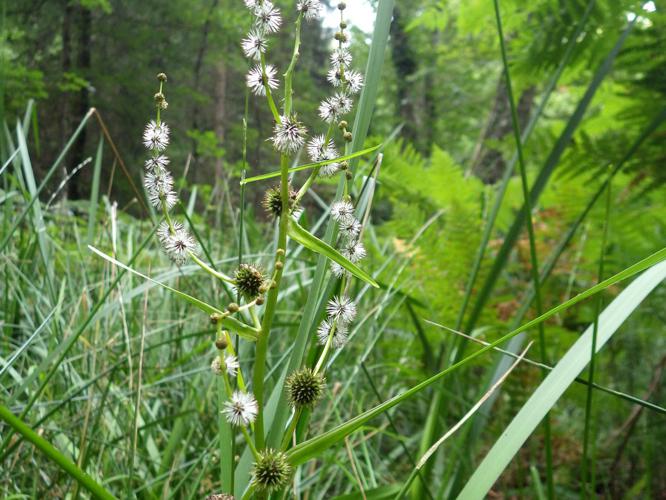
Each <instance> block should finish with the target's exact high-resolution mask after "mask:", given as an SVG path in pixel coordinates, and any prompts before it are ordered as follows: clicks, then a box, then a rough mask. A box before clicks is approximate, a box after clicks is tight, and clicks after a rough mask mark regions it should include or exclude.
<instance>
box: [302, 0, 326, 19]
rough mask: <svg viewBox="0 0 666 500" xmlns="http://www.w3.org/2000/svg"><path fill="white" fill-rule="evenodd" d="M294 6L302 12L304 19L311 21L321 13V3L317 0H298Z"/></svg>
mask: <svg viewBox="0 0 666 500" xmlns="http://www.w3.org/2000/svg"><path fill="white" fill-rule="evenodd" d="M296 8H297V9H298V10H299V11H300V12H302V13H303V17H304V18H305V20H306V21H312V20H313V19H317V18H318V17H319V16H320V15H321V9H322V5H321V2H320V1H319V0H300V1H299V2H298V3H296Z"/></svg>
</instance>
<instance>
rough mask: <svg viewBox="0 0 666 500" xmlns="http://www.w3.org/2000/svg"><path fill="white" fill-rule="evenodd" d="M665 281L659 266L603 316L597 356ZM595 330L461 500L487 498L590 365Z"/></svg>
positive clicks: (528, 407)
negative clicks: (544, 418)
mask: <svg viewBox="0 0 666 500" xmlns="http://www.w3.org/2000/svg"><path fill="white" fill-rule="evenodd" d="M664 279H666V262H662V263H660V264H657V265H655V266H654V267H652V268H651V269H649V270H648V271H646V272H645V273H644V274H643V275H642V276H640V277H639V278H638V279H636V280H635V281H634V282H633V283H631V285H629V286H628V287H627V288H626V289H625V290H624V291H622V293H620V295H618V296H617V298H615V300H613V302H611V304H610V305H609V306H608V307H607V308H606V309H604V311H603V312H602V313H601V315H600V316H599V320H598V332H597V345H596V352H599V351H600V350H601V348H602V347H603V346H604V345H605V344H606V342H608V341H609V340H610V338H611V337H612V336H613V334H614V333H615V332H616V331H617V329H618V328H619V327H620V326H621V325H622V323H624V321H625V320H626V319H627V318H628V317H629V315H630V314H631V313H632V312H633V311H634V310H635V309H636V308H637V307H638V306H639V305H640V304H641V302H643V300H644V299H645V298H646V297H647V296H648V295H649V294H650V293H651V292H652V290H654V289H655V288H656V287H657V286H658V285H659V284H660V283H661V282H662V281H663V280H664ZM593 329H594V326H593V325H591V326H590V327H588V328H587V330H585V333H584V334H583V335H582V336H581V337H580V338H579V339H578V340H577V341H576V343H575V344H574V345H573V346H572V347H571V348H570V349H569V350H568V351H567V353H566V354H565V355H564V357H563V358H562V359H561V360H560V362H559V363H557V365H556V366H555V368H554V369H553V371H552V372H550V374H549V375H548V377H546V379H545V380H544V381H543V382H542V383H541V384H540V385H539V387H538V388H537V390H536V391H534V393H533V394H532V396H531V397H530V399H529V400H528V401H527V403H525V404H524V405H523V407H522V408H521V409H520V411H519V412H518V414H517V415H516V416H515V417H514V419H513V420H512V421H511V423H510V424H509V426H508V427H507V428H506V429H505V430H504V432H502V435H501V436H500V438H499V439H498V440H497V442H496V443H495V445H494V446H493V447H492V449H491V450H490V451H489V452H488V454H487V455H486V457H485V458H484V459H483V461H482V462H481V465H479V467H477V469H476V470H475V471H474V474H473V475H472V477H471V478H470V479H469V481H468V482H467V484H466V485H465V487H464V488H463V490H462V491H461V492H460V495H459V496H458V498H464V499H474V498H484V497H485V496H486V494H487V493H488V491H489V490H490V488H491V487H492V485H493V484H494V483H495V481H496V480H497V478H499V476H500V474H501V473H502V471H503V470H504V469H505V467H506V466H507V465H508V464H509V462H510V461H511V459H512V458H513V457H514V456H515V454H516V453H517V452H518V450H520V448H521V446H522V445H523V443H524V442H525V441H526V440H527V438H528V437H529V436H530V434H531V433H532V432H533V431H534V429H535V428H536V426H537V425H539V422H541V419H542V418H543V417H544V416H545V415H546V413H547V412H548V411H549V410H550V409H551V408H552V407H553V405H555V403H556V402H557V400H558V399H559V398H560V397H561V396H562V394H564V391H566V389H567V388H568V387H569V386H570V385H571V384H572V383H573V381H574V379H575V378H576V377H577V376H578V375H579V374H580V372H581V371H583V369H584V368H585V366H587V364H588V363H589V361H590V349H591V344H592V332H593Z"/></svg>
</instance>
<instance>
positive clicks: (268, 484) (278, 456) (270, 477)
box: [252, 448, 291, 492]
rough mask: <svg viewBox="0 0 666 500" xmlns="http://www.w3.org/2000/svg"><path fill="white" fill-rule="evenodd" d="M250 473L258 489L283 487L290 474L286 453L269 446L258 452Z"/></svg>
mask: <svg viewBox="0 0 666 500" xmlns="http://www.w3.org/2000/svg"><path fill="white" fill-rule="evenodd" d="M252 474H253V476H254V479H253V483H254V485H255V487H256V488H257V489H258V490H259V491H265V492H271V491H276V490H279V489H281V488H283V487H284V486H286V485H287V483H288V482H289V476H290V475H291V466H290V465H289V462H288V461H287V455H285V454H284V453H282V452H281V451H276V450H271V449H270V448H269V449H266V450H263V451H261V452H259V458H258V459H257V461H256V462H255V463H254V468H253V470H252Z"/></svg>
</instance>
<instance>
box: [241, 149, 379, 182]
mask: <svg viewBox="0 0 666 500" xmlns="http://www.w3.org/2000/svg"><path fill="white" fill-rule="evenodd" d="M381 147H382V145H381V144H378V145H377V146H372V147H371V148H367V149H364V150H362V151H357V152H355V153H352V154H349V155H345V156H340V157H339V158H334V159H332V160H323V161H318V162H315V163H306V164H305V165H299V166H297V167H291V168H290V169H289V173H292V172H300V171H301V170H308V169H310V168H316V167H323V166H324V165H329V164H331V163H338V162H341V161H345V160H351V159H352V158H358V157H359V156H364V155H367V154H368V153H372V152H373V151H377V150H378V149H379V148H381ZM273 177H280V171H279V170H276V171H275V172H269V173H267V174H262V175H256V176H254V177H248V178H247V179H242V180H241V185H243V184H249V183H250V182H255V181H263V180H264V179H271V178H273Z"/></svg>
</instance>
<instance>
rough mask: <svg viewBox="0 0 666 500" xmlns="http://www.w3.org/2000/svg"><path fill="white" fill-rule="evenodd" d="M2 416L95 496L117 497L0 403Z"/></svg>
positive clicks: (109, 498) (110, 498)
mask: <svg viewBox="0 0 666 500" xmlns="http://www.w3.org/2000/svg"><path fill="white" fill-rule="evenodd" d="M0 418H1V419H2V420H4V421H5V422H7V424H9V425H10V426H11V427H12V428H13V429H14V430H15V431H16V432H18V433H19V434H21V435H22V436H23V437H24V438H25V439H27V440H28V441H30V442H31V443H32V444H34V445H35V446H36V447H37V449H38V450H39V451H41V452H42V453H44V455H46V456H47V457H48V458H50V459H51V460H53V461H54V462H55V463H56V464H58V466H59V467H60V468H61V469H62V470H64V471H65V472H66V473H67V474H69V475H70V476H72V477H73V478H74V479H75V480H76V482H77V483H79V484H80V485H81V486H83V487H84V488H86V489H87V490H88V491H89V492H90V493H92V494H93V495H94V496H95V498H102V499H104V500H113V499H115V498H116V497H114V496H113V495H112V494H111V493H109V492H108V491H107V490H106V489H105V488H104V487H102V486H101V485H100V484H99V483H98V482H97V481H95V480H94V479H93V478H92V477H90V476H89V475H88V474H86V473H85V472H83V471H82V470H81V469H80V468H79V467H77V465H76V464H75V463H74V462H72V461H71V460H70V459H69V458H67V457H66V456H65V455H63V454H62V453H61V452H60V451H59V450H58V449H57V448H55V447H54V446H53V445H52V444H51V443H49V442H48V441H47V440H46V439H44V438H43V437H41V436H40V435H39V434H37V433H36V432H35V431H33V430H32V429H31V428H30V427H29V426H28V425H27V424H26V423H25V422H23V420H21V419H19V418H18V417H16V416H15V415H14V414H13V413H12V412H11V411H9V409H8V408H6V407H5V406H2V405H0Z"/></svg>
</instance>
